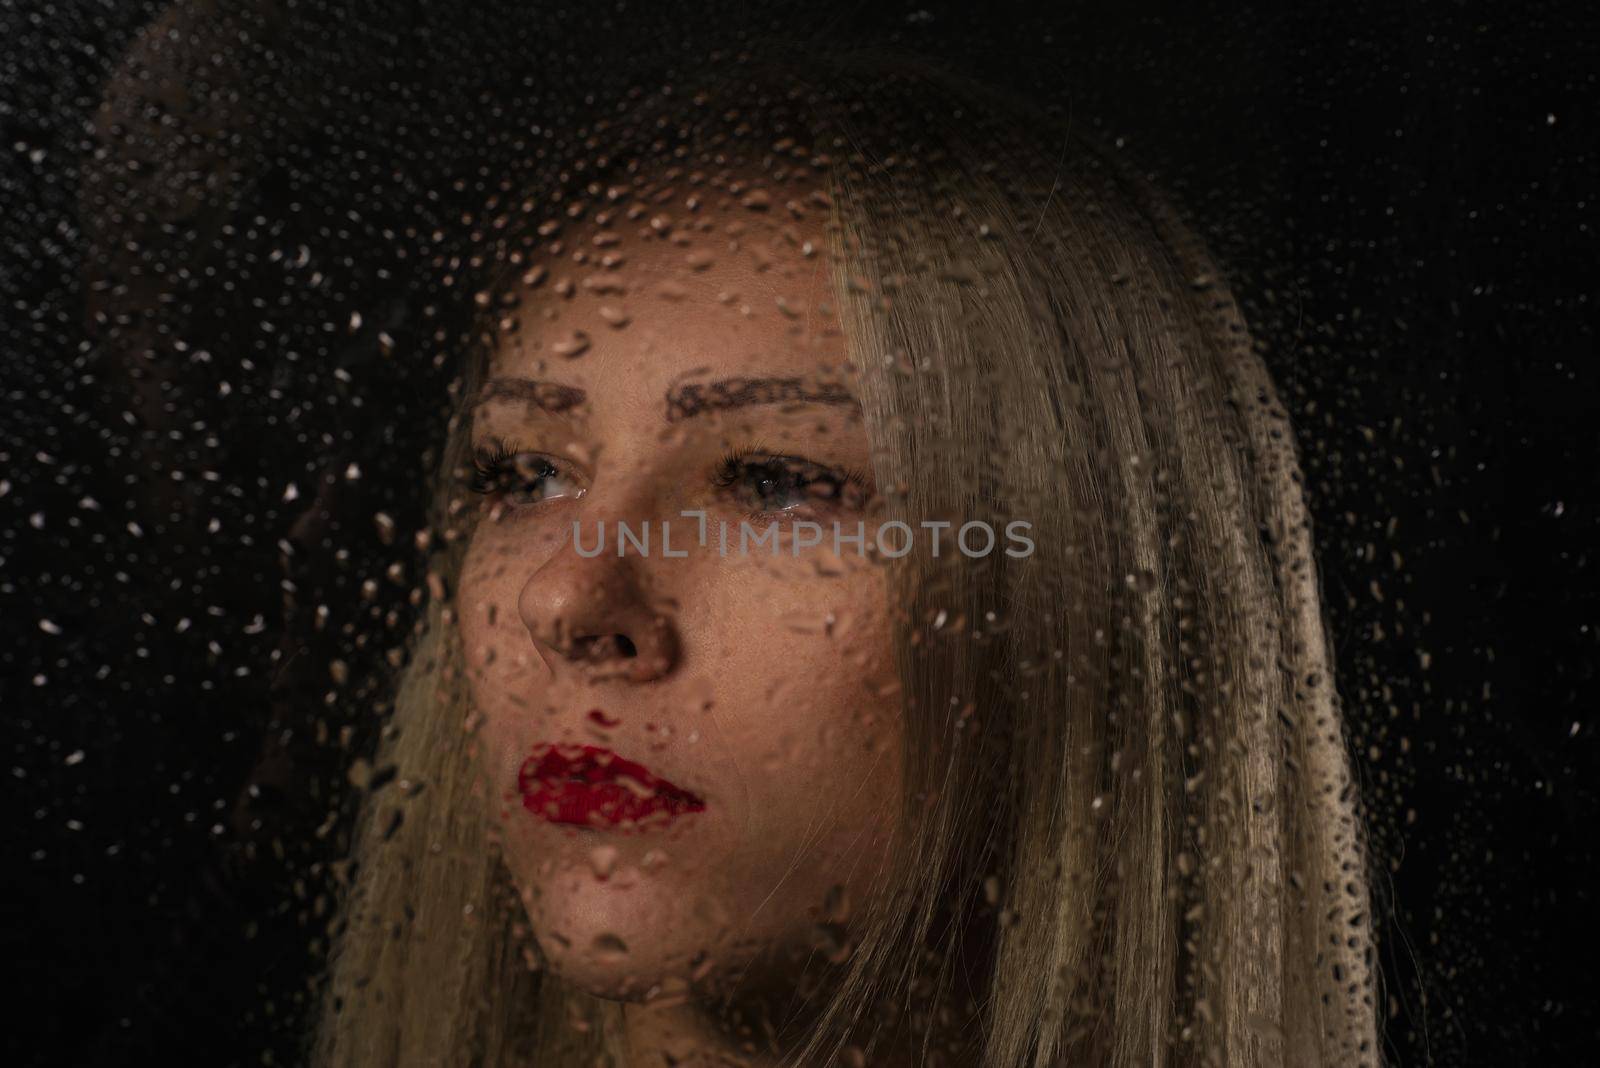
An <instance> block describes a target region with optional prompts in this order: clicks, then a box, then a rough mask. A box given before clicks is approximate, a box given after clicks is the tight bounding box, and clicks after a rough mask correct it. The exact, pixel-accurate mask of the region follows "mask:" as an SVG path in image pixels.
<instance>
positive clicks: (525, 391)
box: [477, 378, 588, 415]
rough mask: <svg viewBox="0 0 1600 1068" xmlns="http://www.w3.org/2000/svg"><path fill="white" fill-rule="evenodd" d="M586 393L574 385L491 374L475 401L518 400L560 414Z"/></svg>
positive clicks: (574, 406)
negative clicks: (497, 376) (496, 376)
mask: <svg viewBox="0 0 1600 1068" xmlns="http://www.w3.org/2000/svg"><path fill="white" fill-rule="evenodd" d="M587 396H588V394H587V393H585V392H584V391H583V390H581V389H579V388H578V387H577V386H566V385H562V384H561V383H560V382H541V381H539V380H538V379H534V378H491V379H490V380H489V381H488V382H487V383H486V384H485V385H484V387H483V390H482V392H480V393H479V394H478V400H477V403H478V404H485V403H487V402H489V401H492V400H512V401H522V402H524V403H526V404H531V405H533V406H534V407H536V408H540V409H542V410H544V411H547V412H551V413H553V414H556V415H560V414H562V413H564V412H568V411H571V410H572V409H573V408H576V407H577V406H578V405H580V404H582V403H583V401H584V399H585V398H586V397H587Z"/></svg>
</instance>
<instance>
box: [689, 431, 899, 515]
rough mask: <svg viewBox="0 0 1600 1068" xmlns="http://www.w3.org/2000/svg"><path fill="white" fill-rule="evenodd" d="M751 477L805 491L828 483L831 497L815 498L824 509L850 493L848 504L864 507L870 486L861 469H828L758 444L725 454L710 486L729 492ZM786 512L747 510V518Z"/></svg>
mask: <svg viewBox="0 0 1600 1068" xmlns="http://www.w3.org/2000/svg"><path fill="white" fill-rule="evenodd" d="M752 474H767V475H768V476H769V477H775V478H777V479H782V480H788V481H789V482H791V483H792V486H793V488H796V489H804V488H805V487H808V486H812V485H815V484H816V483H819V482H826V483H831V484H832V486H833V490H832V493H831V494H828V495H817V496H816V497H815V498H814V499H816V500H818V501H819V502H821V503H822V505H823V506H824V507H825V506H827V505H828V504H831V503H833V502H836V501H841V500H845V499H846V498H847V497H848V496H850V495H851V494H852V491H853V495H854V497H855V500H854V501H852V502H851V503H853V504H856V505H858V506H859V505H861V504H864V503H865V502H866V499H867V497H868V495H869V490H868V487H869V485H870V482H869V481H868V479H867V475H866V472H864V471H862V470H861V469H860V468H857V467H852V466H850V465H844V466H841V467H827V466H825V465H823V464H819V463H813V462H812V461H810V460H806V459H803V458H801V457H799V456H788V455H785V454H783V453H775V452H772V451H770V450H768V449H767V448H766V447H765V446H763V445H760V444H757V445H753V446H749V447H745V448H737V449H729V450H727V451H726V452H724V453H723V454H722V458H721V459H720V460H718V461H717V466H716V469H715V472H714V474H713V475H712V478H711V482H712V485H714V486H716V487H718V488H719V489H732V488H733V487H734V486H736V485H738V483H739V481H740V480H741V479H742V478H747V477H749V476H751V475H752ZM788 511H792V508H777V509H751V510H748V514H749V515H750V516H765V515H773V514H776V513H782V512H788Z"/></svg>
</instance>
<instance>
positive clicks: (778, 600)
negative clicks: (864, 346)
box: [459, 183, 901, 1064]
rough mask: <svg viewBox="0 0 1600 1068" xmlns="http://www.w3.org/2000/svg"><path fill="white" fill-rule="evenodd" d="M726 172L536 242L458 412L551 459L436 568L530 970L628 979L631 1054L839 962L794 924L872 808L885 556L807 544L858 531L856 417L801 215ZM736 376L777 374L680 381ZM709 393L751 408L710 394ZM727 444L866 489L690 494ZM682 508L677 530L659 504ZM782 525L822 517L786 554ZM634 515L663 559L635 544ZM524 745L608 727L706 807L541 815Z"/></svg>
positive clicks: (860, 885)
mask: <svg viewBox="0 0 1600 1068" xmlns="http://www.w3.org/2000/svg"><path fill="white" fill-rule="evenodd" d="M753 184H760V185H762V186H763V187H764V188H765V189H766V191H767V192H768V194H769V195H768V197H767V198H765V199H766V200H767V201H768V204H767V205H766V206H762V205H761V204H760V199H761V198H760V197H759V196H758V197H757V199H756V201H755V202H754V203H755V204H756V205H757V206H755V207H751V206H747V205H745V204H741V203H740V201H741V200H745V199H747V198H748V197H749V196H750V194H751V187H749V186H747V187H744V188H741V189H739V190H738V191H737V192H736V193H735V194H734V195H733V196H731V197H728V196H726V195H724V194H723V191H721V190H715V189H710V188H708V187H707V186H706V185H701V186H698V187H693V188H691V187H689V186H687V185H686V184H685V185H682V186H680V187H679V188H678V189H677V190H676V195H675V196H673V197H672V199H671V200H669V201H666V202H665V203H664V204H660V205H652V210H651V211H650V212H648V213H646V214H644V215H640V216H639V217H638V218H636V219H632V220H630V219H628V218H626V213H625V212H624V211H622V210H614V211H612V213H611V218H610V219H608V220H606V221H605V222H603V223H600V224H599V225H596V223H595V222H594V221H587V222H585V223H583V224H581V225H579V224H572V223H568V224H567V225H566V226H564V227H563V228H562V230H561V231H560V232H559V233H557V234H555V235H552V237H551V240H557V241H559V242H560V247H559V248H558V249H553V250H550V249H547V250H546V251H545V252H544V253H543V254H542V256H541V259H539V260H538V261H537V267H534V268H532V269H531V271H530V274H529V275H528V276H525V277H526V278H527V280H528V284H525V285H524V287H523V289H522V291H521V293H520V297H521V299H520V301H519V302H518V303H517V304H516V305H515V306H513V307H509V308H507V309H506V310H505V313H504V315H503V317H502V320H501V330H500V343H499V345H498V347H497V350H496V352H495V353H494V355H493V358H492V361H491V371H490V374H489V376H488V377H489V380H490V381H489V384H488V385H487V386H486V387H485V389H484V392H483V393H482V394H481V395H480V396H482V397H483V398H485V399H484V400H483V401H482V403H480V404H478V405H477V407H476V408H475V411H474V420H473V428H472V440H473V443H474V445H484V444H488V443H490V442H491V440H492V439H494V438H496V437H498V438H500V439H504V440H505V441H507V442H509V443H511V445H512V447H513V451H516V452H526V453H538V454H541V455H543V456H545V457H548V458H549V460H548V462H549V463H550V464H551V466H552V467H554V468H555V469H556V472H557V473H556V474H555V475H554V476H553V477H550V476H548V474H547V470H548V469H545V468H534V469H528V470H527V474H526V475H525V476H523V475H518V476H515V477H513V479H512V482H513V487H512V488H511V489H509V490H508V491H507V492H506V493H504V494H502V495H493V494H491V495H489V496H487V497H485V498H483V499H482V502H481V505H480V506H481V507H483V508H484V509H485V514H484V517H483V519H482V522H481V524H480V525H479V527H478V529H477V532H476V534H475V536H474V539H473V541H472V544H471V546H470V548H469V551H468V555H467V559H466V562H465V565H464V567H463V571H462V575H461V579H460V590H459V609H460V623H459V625H460V632H461V636H462V640H463V645H464V648H465V651H466V658H467V666H468V672H469V675H470V685H471V692H472V696H473V702H474V708H475V715H476V716H477V717H479V721H478V739H479V741H480V744H481V755H482V758H483V764H484V767H485V768H486V775H487V781H488V783H489V788H490V796H489V797H488V799H487V800H488V803H489V806H490V812H491V818H492V820H493V821H494V822H495V824H496V826H497V827H498V828H499V835H500V837H501V840H502V841H503V845H504V853H505V858H506V862H507V864H508V866H509V868H510V871H511V874H512V877H513V880H514V882H515V883H516V885H517V887H518V889H519V892H520V893H521V896H522V898H523V901H524V903H525V905H526V908H527V914H528V917H529V920H530V922H531V924H532V928H533V931H534V934H535V936H536V938H537V941H538V944H539V947H540V949H541V951H542V953H543V955H544V956H545V958H546V965H547V967H549V968H550V969H551V970H552V971H554V972H555V973H557V974H559V975H560V976H562V977H563V978H565V979H566V980H568V981H570V982H572V983H574V984H576V985H577V986H579V987H581V988H583V989H585V990H587V991H589V992H591V993H594V994H597V995H600V996H604V997H608V998H616V999H621V1000H623V1001H625V1002H626V1003H627V1008H626V1010H625V1015H626V1020H627V1029H628V1034H629V1037H630V1041H631V1042H632V1043H633V1045H634V1048H635V1049H636V1050H649V1051H652V1052H651V1054H650V1055H649V1056H647V1057H646V1058H645V1061H644V1063H649V1064H658V1063H670V1062H667V1061H663V1060H661V1059H660V1057H659V1054H658V1053H655V1052H654V1051H657V1050H665V1051H667V1052H670V1053H672V1054H673V1055H675V1056H679V1057H687V1056H688V1055H689V1054H691V1053H694V1054H697V1055H699V1056H702V1057H708V1058H711V1059H710V1060H708V1061H707V1063H723V1062H722V1061H719V1060H716V1059H715V1057H716V1056H726V1055H728V1054H730V1053H733V1052H734V1051H735V1049H736V1045H735V1042H734V1041H733V1039H732V1038H731V1037H730V1036H728V1035H726V1034H724V1033H723V1018H722V1013H721V1012H720V1010H717V1009H713V1008H712V1007H711V1006H713V1005H717V1004H722V1003H724V1002H729V1001H738V1000H739V999H740V998H742V997H744V996H745V995H746V994H749V995H750V996H752V997H754V996H755V994H756V992H759V991H772V990H784V989H786V988H792V986H793V984H794V978H795V976H796V975H797V974H798V971H799V969H800V967H801V965H802V964H804V963H805V962H807V960H808V958H809V959H810V962H811V963H810V966H811V967H812V968H813V969H817V968H820V967H821V966H822V958H823V957H824V956H826V955H828V954H829V953H833V954H834V955H835V956H836V957H837V956H838V951H837V947H836V946H834V945H832V944H829V943H827V942H819V939H818V935H817V931H818V924H819V923H820V922H824V921H838V920H840V919H842V918H843V917H844V916H845V915H846V914H847V913H849V912H850V911H853V910H857V909H859V907H860V905H861V904H862V903H863V902H864V901H866V900H867V899H868V898H869V896H870V895H871V894H872V892H873V889H874V887H875V885H877V884H878V883H879V882H881V879H880V875H881V874H882V872H883V870H884V865H885V864H886V862H887V852H888V845H889V841H890V835H891V833H892V831H893V827H894V822H895V820H896V819H897V815H896V813H897V805H898V803H899V801H898V799H899V790H900V753H899V744H900V743H899V739H900V730H901V727H900V719H899V716H900V712H899V697H898V683H897V677H896V674H895V671H894V668H893V663H892V659H891V650H890V626H889V618H888V615H887V596H886V589H885V583H884V575H883V569H882V568H881V567H879V566H876V565H875V564H874V563H873V561H872V560H871V558H870V555H869V556H865V557H864V556H863V555H861V551H860V550H859V549H857V548H856V547H855V546H854V545H853V544H852V543H849V542H846V543H843V545H842V552H841V553H840V554H838V555H835V554H834V553H833V552H832V545H833V543H832V529H833V527H832V524H833V523H834V521H835V520H837V521H838V522H839V523H840V524H841V525H842V526H843V528H844V530H845V532H846V533H847V534H851V533H854V532H855V530H856V524H857V523H858V522H862V521H865V522H866V523H867V526H866V530H867V534H868V538H867V545H868V550H867V551H868V553H869V554H870V551H871V549H870V547H871V542H872V538H871V533H872V530H873V529H874V526H875V523H874V522H873V521H872V511H873V508H874V502H875V501H876V500H877V499H878V498H877V490H876V488H875V487H872V486H871V485H870V470H871V463H870V457H869V454H868V444H867V436H866V431H865V427H864V426H863V424H862V421H861V415H860V411H859V408H858V407H857V406H856V405H855V403H854V402H853V400H850V399H849V398H848V397H843V398H842V397H841V396H840V395H839V394H840V391H841V389H843V390H848V378H847V377H846V375H845V369H844V364H845V349H844V339H843V337H842V336H841V334H840V332H839V328H838V325H837V319H836V316H835V315H834V313H833V310H832V309H831V307H830V305H831V303H832V298H831V293H832V286H831V279H830V277H829V273H828V272H829V266H828V264H827V262H826V259H827V257H826V253H825V252H824V251H823V250H824V249H825V248H826V244H825V241H824V237H823V219H824V218H825V215H826V209H825V208H824V207H822V206H820V205H819V204H817V203H814V202H807V201H806V200H805V197H804V191H803V190H800V189H798V188H797V187H786V188H780V187H778V186H776V185H773V184H771V183H753ZM691 195H694V196H697V197H698V199H699V200H700V201H701V202H702V204H701V206H700V207H699V208H698V210H697V211H693V212H691V211H690V210H688V209H687V208H686V206H685V202H686V200H687V198H688V197H689V196H691ZM786 202H788V203H789V204H791V205H794V206H796V207H800V208H801V210H802V211H803V213H804V214H803V217H797V216H796V214H795V213H794V212H793V211H792V210H789V209H787V208H785V207H784V206H783V205H785V203H786ZM796 202H799V203H798V204H797V203H796ZM658 215H659V216H671V221H670V223H667V224H665V225H660V224H656V223H653V222H652V219H653V218H654V217H656V216H658ZM580 254H581V255H582V256H583V257H584V262H577V261H576V257H577V256H578V255H580ZM607 257H613V258H614V259H606V258H607ZM529 266H530V267H531V265H529ZM541 272H542V273H541ZM569 286H570V289H569V288H568V287H569ZM564 294H565V295H564ZM619 313H620V314H619ZM623 319H625V322H624V321H622V320H623ZM575 332H576V333H581V334H582V335H586V339H587V343H586V346H585V345H584V344H583V343H581V342H578V343H575V338H576V334H575ZM580 348H581V349H582V351H581V353H579V354H577V355H570V354H569V353H571V352H573V351H574V350H576V349H580ZM736 378H742V379H781V380H788V383H787V384H786V385H781V386H766V387H762V386H757V387H751V388H746V389H745V390H744V391H743V392H742V393H741V392H740V391H739V390H737V389H735V390H731V391H727V392H724V393H718V392H716V391H714V390H711V389H707V388H700V389H695V388H693V387H696V386H699V387H704V386H706V385H708V384H710V383H713V382H716V381H719V380H726V379H736ZM515 379H525V380H534V381H537V382H540V383H549V384H551V385H549V386H541V387H538V388H534V387H529V386H525V385H523V386H518V385H516V384H514V383H513V384H508V383H511V380H515ZM686 384H687V385H689V386H690V387H691V388H688V389H685V388H684V387H685V385H686ZM553 387H560V388H553ZM574 391H581V399H580V396H579V394H578V393H577V392H574ZM774 394H781V395H785V396H799V397H800V398H801V399H800V400H798V401H791V402H777V401H774V400H772V399H771V398H772V396H773V395H774ZM729 396H732V397H736V398H737V399H739V400H741V401H745V402H748V403H739V404H736V405H727V406H721V407H719V406H718V403H719V402H718V400H717V399H718V398H726V397H729ZM530 397H531V398H532V399H530ZM708 398H710V401H709V402H708ZM730 448H732V449H740V448H749V449H755V450H759V452H758V453H757V455H756V457H753V459H756V460H760V459H762V458H765V457H769V456H773V455H783V456H788V457H797V458H800V459H803V460H805V461H809V462H810V463H812V464H815V465H820V466H821V467H824V468H830V469H855V470H856V471H857V472H862V473H867V477H868V484H867V485H866V486H865V487H862V488H861V489H860V491H859V492H857V491H854V490H852V491H849V492H846V493H845V494H844V495H843V497H842V498H834V497H830V495H829V492H830V491H831V490H832V489H833V488H834V484H833V483H832V482H830V481H827V480H821V481H816V482H813V483H811V484H810V485H808V486H806V487H804V488H803V489H802V491H801V492H798V493H796V492H794V491H793V487H792V486H788V487H786V486H784V485H782V484H778V485H776V486H775V485H774V484H773V483H772V482H770V481H768V482H766V483H763V482H762V481H761V480H762V478H763V477H769V478H770V475H771V473H772V471H773V468H771V467H768V468H766V469H764V470H763V469H759V468H758V469H754V470H751V469H735V470H743V471H745V472H746V473H743V474H740V475H739V477H738V479H737V481H736V482H735V484H734V485H732V486H726V487H719V486H718V485H716V484H715V481H714V479H715V477H716V475H717V471H718V464H719V460H720V459H721V458H722V457H723V455H724V453H725V452H726V451H727V450H728V449H730ZM808 471H809V472H810V473H809V474H808V475H807V476H806V477H807V478H810V477H812V476H814V475H815V474H816V471H815V469H808ZM698 510H703V511H704V512H705V514H706V519H707V522H708V531H709V538H708V544H707V546H706V547H704V548H701V547H699V546H698V545H696V544H695V539H696V535H697V522H696V520H694V519H688V518H683V517H681V516H680V513H681V512H683V511H698ZM753 513H754V514H753ZM797 519H809V520H812V521H814V522H817V523H819V524H821V525H822V526H823V528H824V530H825V531H826V534H825V535H824V539H823V544H822V545H821V546H817V547H811V548H805V549H803V550H802V551H801V552H800V554H799V556H798V557H795V556H793V555H791V553H792V541H791V540H790V539H791V537H792V529H791V528H790V526H789V524H791V523H792V522H793V521H795V520H797ZM645 520H649V521H650V527H651V530H650V537H651V541H650V550H649V554H648V555H640V554H639V553H638V552H637V551H636V550H635V548H634V547H633V546H632V545H630V546H629V547H628V551H627V555H626V556H625V557H622V558H619V557H618V555H617V551H616V544H617V538H616V535H615V524H616V523H617V522H618V521H624V522H627V523H629V524H630V525H631V526H632V527H633V529H635V530H638V529H639V527H640V525H641V524H642V523H643V522H644V521H645ZM662 520H668V521H670V523H671V537H672V550H673V552H674V553H678V552H686V553H687V556H684V557H679V556H676V555H674V556H671V557H668V556H666V555H664V553H663V552H662V549H661V546H660V543H659V539H660V533H661V527H660V523H661V521H662ZM741 520H744V521H746V522H748V523H749V524H750V525H751V528H752V529H754V530H756V531H758V532H760V531H765V529H766V527H767V525H768V524H769V523H770V522H772V521H774V520H776V521H778V523H779V524H780V526H779V529H780V531H781V538H782V541H781V543H780V555H779V557H778V558H776V559H774V558H773V557H772V556H771V555H770V548H768V547H765V546H756V545H753V544H752V545H750V546H749V547H748V549H747V555H740V554H739V548H738V529H739V527H738V524H739V522H740V521H741ZM575 521H576V522H577V523H578V524H580V525H581V530H582V537H583V545H584V546H585V547H586V549H592V548H593V547H594V546H595V544H596V540H597V538H598V532H599V526H598V525H599V524H600V523H601V522H602V521H604V523H605V533H606V541H605V551H604V552H602V553H601V554H599V555H598V556H594V557H593V558H585V557H584V556H581V555H580V554H579V553H578V552H577V551H576V549H575V546H574V544H573V541H572V537H573V524H574V522H575ZM718 521H726V522H727V523H728V524H729V531H730V538H729V549H728V554H727V555H726V556H725V557H724V556H722V555H720V553H719V549H718V538H717V531H718V529H719V528H718ZM622 639H626V640H625V641H624V640H622ZM630 654H631V655H630ZM591 710H600V711H602V712H603V716H604V719H605V720H606V721H607V722H608V723H610V724H611V725H609V726H601V725H600V724H598V723H597V722H596V721H595V720H594V719H592V718H591V717H590V716H589V713H590V712H591ZM538 743H593V744H600V745H605V746H607V747H609V748H610V749H612V750H614V751H616V752H617V753H619V754H620V755H622V756H623V757H626V758H629V759H631V760H634V761H638V762H639V763H642V764H645V765H647V766H648V767H649V769H650V770H651V771H653V772H654V773H655V774H657V775H659V776H663V777H665V778H666V779H669V780H671V781H672V782H673V783H675V784H677V785H678V786H681V787H684V788H686V789H688V790H690V791H692V792H694V793H695V794H697V795H699V797H701V798H703V799H704V801H705V809H704V810H703V811H700V812H693V813H688V814H684V815H681V816H680V817H679V818H678V819H676V820H675V821H673V822H672V823H671V824H670V826H665V827H655V828H649V829H637V828H636V829H619V828H614V827H612V828H579V827H573V826H564V825H558V824H555V823H551V822H547V821H546V820H544V819H541V818H539V817H538V816H536V815H535V814H533V813H532V812H530V811H528V810H527V809H525V808H524V806H523V803H522V797H521V794H520V793H519V790H518V769H519V767H520V766H521V765H522V764H523V762H524V760H525V759H527V757H528V755H529V753H530V751H532V749H533V748H534V746H535V745H536V744H538ZM825 908H826V910H827V913H826V914H825ZM622 947H625V948H622ZM819 947H820V948H819ZM736 985H737V989H735V987H736ZM687 1063H696V1062H695V1061H694V1060H692V1059H691V1060H689V1061H688V1062H687ZM749 1063H753V1064H759V1063H762V1058H760V1057H757V1058H753V1059H750V1060H749Z"/></svg>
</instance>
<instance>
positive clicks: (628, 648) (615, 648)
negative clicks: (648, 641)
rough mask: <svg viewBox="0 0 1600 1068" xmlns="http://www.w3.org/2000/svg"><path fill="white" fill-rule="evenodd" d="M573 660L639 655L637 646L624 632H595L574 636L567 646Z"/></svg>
mask: <svg viewBox="0 0 1600 1068" xmlns="http://www.w3.org/2000/svg"><path fill="white" fill-rule="evenodd" d="M569 649H570V655H571V656H572V657H573V659H575V660H610V659H612V658H613V657H620V658H622V659H625V660H627V659H632V658H634V657H636V656H638V655H639V649H638V646H636V645H634V644H633V639H632V638H629V637H628V636H627V635H626V634H604V635H601V634H597V635H591V636H589V637H585V638H574V639H573V640H572V644H571V646H570V647H569Z"/></svg>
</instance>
